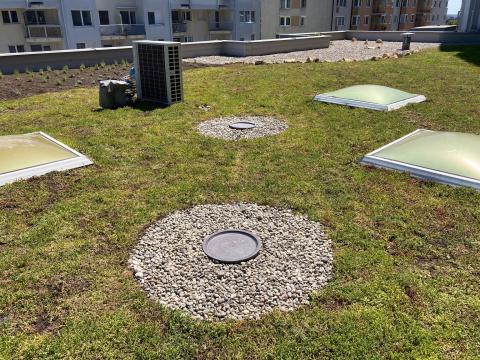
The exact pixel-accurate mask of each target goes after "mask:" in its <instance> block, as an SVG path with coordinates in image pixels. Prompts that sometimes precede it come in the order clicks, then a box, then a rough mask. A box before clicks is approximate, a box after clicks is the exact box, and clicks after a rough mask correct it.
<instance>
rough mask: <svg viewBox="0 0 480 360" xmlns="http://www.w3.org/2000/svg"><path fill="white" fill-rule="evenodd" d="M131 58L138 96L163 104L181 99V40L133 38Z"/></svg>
mask: <svg viewBox="0 0 480 360" xmlns="http://www.w3.org/2000/svg"><path fill="white" fill-rule="evenodd" d="M133 58H134V64H135V77H136V83H137V96H138V98H139V99H141V100H146V101H153V102H158V103H160V104H163V105H170V104H173V103H176V102H180V101H182V100H183V83H182V55H181V48H180V43H178V42H167V41H146V40H145V41H135V42H133Z"/></svg>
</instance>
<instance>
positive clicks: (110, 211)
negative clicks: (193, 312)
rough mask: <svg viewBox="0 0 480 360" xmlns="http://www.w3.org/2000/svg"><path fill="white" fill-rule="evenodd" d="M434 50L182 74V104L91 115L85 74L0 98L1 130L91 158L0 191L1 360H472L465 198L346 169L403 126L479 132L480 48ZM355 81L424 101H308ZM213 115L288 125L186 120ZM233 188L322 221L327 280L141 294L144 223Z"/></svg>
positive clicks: (473, 247) (479, 323) (472, 208)
mask: <svg viewBox="0 0 480 360" xmlns="http://www.w3.org/2000/svg"><path fill="white" fill-rule="evenodd" d="M447 50H448V51H439V50H429V51H426V52H423V53H420V54H414V55H412V56H409V57H405V58H401V59H389V60H383V61H379V62H371V61H365V62H355V63H345V62H343V63H308V64H278V65H267V66H253V65H248V66H245V65H232V66H226V67H212V68H199V69H192V70H187V71H185V73H184V83H185V99H186V100H185V102H184V103H180V104H175V105H173V106H170V107H168V108H164V109H162V108H156V107H155V106H153V105H148V104H141V105H139V106H138V107H134V108H130V107H127V108H123V109H118V110H115V111H112V110H104V111H98V110H97V108H98V90H97V89H96V88H95V87H94V88H89V89H85V88H78V89H74V90H69V91H65V92H60V93H54V94H44V95H38V96H33V97H30V98H24V99H19V100H12V101H3V102H0V108H2V109H6V110H5V111H2V112H1V114H0V134H2V135H7V134H18V133H26V132H32V131H39V130H41V131H44V132H46V133H48V134H49V135H52V136H54V137H55V138H57V139H59V140H61V141H63V142H65V143H66V144H68V145H69V146H71V147H73V148H75V149H78V150H79V151H81V152H82V153H84V154H86V155H88V156H89V157H90V158H91V159H92V160H93V161H94V162H95V165H93V166H89V167H85V168H81V169H76V170H73V171H68V172H62V173H51V174H48V175H45V176H42V177H38V178H34V179H31V180H28V181H19V182H16V183H13V184H10V185H6V186H3V187H0V209H1V211H0V282H1V286H0V358H5V359H13V358H26V359H28V358H32V359H33V358H35V359H51V358H72V359H80V358H81V359H105V358H111V359H194V358H195V359H245V358H248V359H302V358H303V359H384V358H388V359H438V358H443V359H475V358H479V357H480V350H479V349H480V343H479V336H478V334H479V333H480V316H479V314H480V295H479V291H478V289H479V287H480V283H479V276H478V269H479V268H480V263H479V259H480V244H479V239H480V222H479V219H480V206H479V204H480V193H479V192H476V191H474V190H472V189H467V188H455V187H450V186H447V185H442V184H435V183H428V182H422V181H419V180H415V179H412V178H411V177H409V176H408V174H404V173H398V172H394V171H386V170H380V169H375V168H369V167H364V166H361V165H359V164H358V160H359V159H360V158H361V157H362V156H363V155H364V154H366V153H367V152H370V151H372V150H374V149H376V148H378V147H379V146H381V145H383V144H386V143H388V142H390V141H392V140H395V139H397V138H399V137H400V136H402V135H405V134H407V133H409V132H411V131H413V130H414V129H417V128H428V129H432V130H448V131H463V132H471V133H476V134H480V122H479V121H478V119H479V114H480V110H479V104H480V93H479V92H478V91H477V90H478V79H479V77H480V67H479V66H478V63H476V61H478V59H479V58H480V47H450V48H447ZM475 59H477V60H475ZM469 60H470V61H469ZM365 83H375V84H381V85H386V86H392V87H395V88H399V89H402V90H406V91H410V92H414V93H419V94H424V95H426V97H427V99H428V100H427V101H426V102H424V103H421V104H416V105H413V106H407V107H405V108H402V109H400V110H398V111H394V112H390V113H382V112H375V111H369V110H365V109H350V108H348V107H343V106H336V105H327V104H322V103H319V102H314V101H312V98H313V96H314V95H316V94H318V93H321V92H326V91H331V90H334V89H338V88H341V87H345V86H349V85H355V84H365ZM204 104H208V106H209V108H208V111H205V108H204V106H203V105H204ZM227 115H270V116H275V117H276V118H279V119H282V120H283V121H286V122H287V123H288V124H289V129H288V130H287V131H286V132H284V133H282V134H281V135H278V136H272V137H265V138H261V139H256V140H245V141H238V142H228V141H222V140H218V139H213V138H207V137H204V136H201V135H200V134H198V133H197V131H196V127H197V125H198V124H199V123H200V122H202V121H205V120H207V119H210V118H214V117H219V116H227ZM238 201H244V202H255V203H259V204H267V205H272V206H278V207H288V208H291V209H293V210H294V211H296V212H298V213H301V214H305V215H307V216H308V217H309V218H310V219H313V220H316V221H319V222H321V223H323V224H325V225H326V226H327V228H328V234H329V236H330V237H331V238H332V240H333V243H334V271H335V275H334V278H333V279H332V281H331V282H330V283H329V284H328V285H327V286H326V287H325V288H323V289H322V290H320V291H318V292H317V293H315V294H313V297H312V301H311V304H310V305H309V306H306V307H303V308H300V309H297V310H295V311H292V312H287V313H281V312H273V313H271V314H268V315H266V316H263V317H262V318H261V319H260V320H258V321H243V322H225V323H209V322H201V321H196V320H193V319H191V318H189V317H188V316H186V315H184V314H182V313H180V312H178V311H172V310H170V309H167V308H165V307H163V306H161V305H159V304H157V303H155V302H153V301H152V300H150V299H149V298H148V297H147V296H146V295H145V294H144V293H142V291H141V290H140V289H139V286H138V285H137V283H136V281H135V280H134V278H133V276H132V274H131V273H130V272H129V271H128V269H127V266H126V263H127V259H128V256H129V252H130V251H131V249H132V248H133V247H134V245H135V243H136V241H137V239H138V235H139V233H141V232H142V230H143V229H144V227H145V226H146V225H147V224H150V223H151V222H153V221H154V220H155V219H156V218H157V217H158V216H164V215H165V214H168V213H171V212H173V211H175V210H178V209H184V208H188V207H190V206H192V205H194V204H202V203H228V202H238ZM294 240H295V239H292V241H294ZM198 241H200V242H201V241H202V239H198Z"/></svg>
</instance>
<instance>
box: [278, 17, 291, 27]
mask: <svg viewBox="0 0 480 360" xmlns="http://www.w3.org/2000/svg"><path fill="white" fill-rule="evenodd" d="M290 24H291V19H290V16H280V26H290Z"/></svg>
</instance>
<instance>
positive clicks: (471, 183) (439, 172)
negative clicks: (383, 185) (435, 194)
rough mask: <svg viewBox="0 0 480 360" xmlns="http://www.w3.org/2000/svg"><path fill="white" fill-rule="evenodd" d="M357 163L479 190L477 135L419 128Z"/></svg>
mask: <svg viewBox="0 0 480 360" xmlns="http://www.w3.org/2000/svg"><path fill="white" fill-rule="evenodd" d="M360 162H361V163H362V164H368V165H374V166H377V167H381V168H386V169H395V170H400V171H406V172H409V173H410V174H411V175H412V176H414V177H418V178H421V179H425V180H430V181H436V182H441V183H445V184H451V185H461V186H468V187H473V188H475V189H480V136H479V135H474V134H465V133H457V132H442V131H431V130H423V129H419V130H415V131H414V132H412V133H410V134H408V135H406V136H404V137H402V138H400V139H398V140H396V141H394V142H392V143H390V144H388V145H385V146H383V147H381V148H380V149H378V150H375V151H373V152H371V153H370V154H367V155H366V156H365V157H364V158H363V159H362V160H361V161H360Z"/></svg>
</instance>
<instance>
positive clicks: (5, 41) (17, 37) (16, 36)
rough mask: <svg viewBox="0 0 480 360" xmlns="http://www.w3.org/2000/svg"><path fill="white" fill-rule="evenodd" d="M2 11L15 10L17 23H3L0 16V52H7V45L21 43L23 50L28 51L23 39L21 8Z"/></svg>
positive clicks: (23, 24)
mask: <svg viewBox="0 0 480 360" xmlns="http://www.w3.org/2000/svg"><path fill="white" fill-rule="evenodd" d="M0 10H2V11H11V10H13V11H16V12H17V16H18V21H19V22H18V24H5V23H4V22H3V19H2V18H1V17H0V34H1V35H0V53H8V52H9V48H8V46H9V45H11V46H17V45H21V46H23V47H24V48H25V51H30V49H28V46H27V43H26V41H25V23H24V20H23V10H21V9H4V8H1V9H0Z"/></svg>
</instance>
